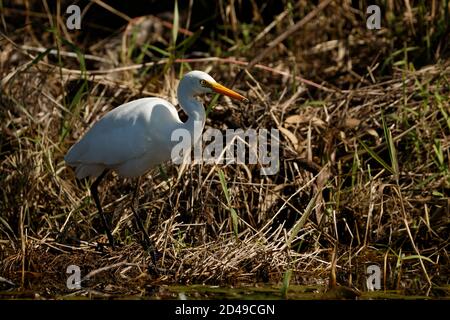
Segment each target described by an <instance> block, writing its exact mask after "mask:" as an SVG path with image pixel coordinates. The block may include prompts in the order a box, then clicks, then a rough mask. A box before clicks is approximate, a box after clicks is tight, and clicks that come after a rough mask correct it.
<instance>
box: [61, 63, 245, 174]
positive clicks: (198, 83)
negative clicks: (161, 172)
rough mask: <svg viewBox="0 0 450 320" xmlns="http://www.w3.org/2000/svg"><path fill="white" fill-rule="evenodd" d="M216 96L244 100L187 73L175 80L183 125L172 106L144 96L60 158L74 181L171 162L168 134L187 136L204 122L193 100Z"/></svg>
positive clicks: (201, 110) (209, 79)
mask: <svg viewBox="0 0 450 320" xmlns="http://www.w3.org/2000/svg"><path fill="white" fill-rule="evenodd" d="M213 91H215V92H218V93H221V94H225V95H228V96H230V97H233V98H235V99H238V100H241V101H244V100H246V98H244V97H243V96H241V95H239V94H238V93H236V92H234V91H232V90H230V89H227V88H225V87H223V86H221V85H219V84H218V83H217V82H216V81H215V80H214V79H213V78H212V77H211V76H209V75H208V74H207V73H204V72H201V71H191V72H189V73H187V74H186V75H185V76H184V77H183V79H182V80H181V81H180V84H179V86H178V92H177V97H178V102H179V103H180V105H181V107H182V108H183V110H184V111H185V112H186V114H187V115H188V120H187V121H186V122H185V123H183V122H182V121H181V120H180V118H179V116H178V112H177V110H176V109H175V107H174V106H173V105H172V104H171V103H169V102H168V101H166V100H163V99H160V98H143V99H138V100H134V101H131V102H128V103H125V104H123V105H121V106H119V107H117V108H115V109H114V110H112V111H110V112H108V113H107V114H106V115H105V116H104V117H103V118H101V119H100V120H99V121H98V122H97V123H96V124H95V125H94V126H93V127H92V128H91V129H90V130H89V131H88V132H87V133H86V134H85V135H84V137H83V138H82V139H81V140H80V141H79V142H78V143H76V144H75V145H73V146H72V147H71V148H70V150H69V152H68V153H67V155H66V156H65V158H64V160H65V161H66V163H67V164H68V165H70V166H73V167H76V175H77V177H78V178H84V177H88V176H92V177H97V176H99V175H100V174H101V173H102V172H103V171H104V170H105V169H113V170H116V171H117V172H118V173H119V175H121V176H124V177H137V176H140V175H143V174H144V173H145V172H146V171H148V170H149V169H151V168H152V167H154V166H155V165H157V164H159V163H162V162H165V161H167V160H169V159H170V156H171V150H172V147H173V145H174V144H175V142H172V141H171V134H172V132H173V131H174V130H175V129H178V128H184V129H187V130H189V132H191V136H192V137H193V142H195V140H196V139H198V138H199V136H194V135H193V133H194V123H195V121H200V123H201V124H202V128H203V126H204V124H205V119H206V116H205V109H204V107H203V105H202V104H201V103H200V102H199V101H198V100H197V99H196V98H195V96H197V95H200V94H203V93H209V92H213Z"/></svg>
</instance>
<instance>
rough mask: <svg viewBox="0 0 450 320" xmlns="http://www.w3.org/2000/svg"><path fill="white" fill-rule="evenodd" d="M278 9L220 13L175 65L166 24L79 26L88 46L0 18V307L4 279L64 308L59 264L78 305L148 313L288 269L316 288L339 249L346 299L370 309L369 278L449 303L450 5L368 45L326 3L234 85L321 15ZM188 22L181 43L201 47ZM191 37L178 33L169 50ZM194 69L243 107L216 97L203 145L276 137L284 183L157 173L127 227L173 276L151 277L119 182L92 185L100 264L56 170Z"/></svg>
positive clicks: (8, 16)
mask: <svg viewBox="0 0 450 320" xmlns="http://www.w3.org/2000/svg"><path fill="white" fill-rule="evenodd" d="M25 3H28V1H25ZM61 3H62V4H61V8H65V4H66V3H65V2H64V1H62V2H61ZM283 3H284V8H283V10H281V11H280V12H279V14H280V15H279V16H278V18H277V17H271V16H270V15H269V14H268V13H267V12H266V11H264V10H262V11H258V7H254V8H253V9H254V10H253V11H252V12H253V16H252V18H251V19H249V18H248V17H245V16H244V15H243V13H242V10H243V8H241V7H239V6H238V5H236V6H235V7H232V6H230V4H228V3H227V2H224V4H223V7H220V6H218V7H216V9H217V13H218V16H217V17H216V19H217V21H220V25H224V27H217V28H209V29H208V28H206V31H203V33H202V35H203V36H202V37H201V38H200V39H197V41H196V42H193V44H189V45H186V47H179V48H177V49H176V50H174V48H173V46H172V47H171V41H173V40H172V36H173V33H172V31H173V25H172V24H170V23H168V21H170V20H167V19H165V20H164V19H162V20H161V18H156V17H151V16H146V17H141V18H139V19H134V20H130V21H129V22H128V24H125V26H124V27H122V28H119V29H117V30H115V32H114V31H111V30H110V29H111V28H112V27H110V26H109V25H108V24H105V25H104V26H103V27H104V28H103V29H104V30H107V31H103V32H106V33H107V35H104V33H101V31H100V30H101V29H96V26H92V25H90V24H89V20H88V22H87V25H89V26H90V27H89V28H88V29H87V30H85V29H82V30H81V31H78V32H72V31H69V30H67V29H66V26H65V24H64V23H63V20H62V19H60V20H57V19H55V15H54V13H55V12H56V11H55V10H57V7H54V8H53V7H50V8H45V6H41V5H30V6H23V5H21V4H20V2H19V1H11V3H9V2H6V3H3V6H4V7H5V10H4V11H2V13H1V16H0V18H1V21H0V22H1V24H2V34H1V37H0V44H1V47H2V52H1V54H0V67H1V69H0V75H1V78H2V80H1V88H0V89H1V91H0V92H1V96H0V99H1V100H0V105H1V109H0V120H1V121H0V123H1V130H2V135H1V140H0V154H1V157H0V168H1V171H0V177H1V179H0V190H1V201H0V277H1V278H0V289H2V288H3V289H5V290H6V289H7V288H9V287H11V284H10V283H9V282H6V280H9V281H10V282H12V283H14V284H15V286H17V287H20V288H22V290H24V291H25V292H29V291H31V292H36V293H39V294H40V295H48V296H53V295H55V294H57V295H60V294H68V293H70V292H71V291H70V290H68V289H67V288H66V279H67V274H66V268H67V266H68V265H70V264H76V265H79V266H80V267H81V269H82V272H83V276H86V275H88V276H87V277H86V281H85V282H83V286H84V287H85V288H89V290H91V292H98V293H102V294H121V295H131V294H133V295H136V294H137V295H152V294H153V293H152V292H153V291H152V290H153V289H151V288H153V286H158V285H159V284H175V283H180V282H181V283H185V284H194V283H212V284H221V285H235V286H239V285H242V284H244V283H247V284H248V283H258V282H268V283H275V284H276V283H281V281H282V279H283V275H284V274H285V273H286V272H288V270H292V278H291V283H300V284H312V283H326V282H327V281H328V277H329V274H330V270H331V256H332V253H333V251H334V250H335V249H334V248H336V252H337V280H338V282H339V283H341V284H344V285H349V286H353V287H356V288H358V289H359V290H365V287H364V286H365V268H366V266H367V265H369V264H377V265H379V266H380V267H381V269H382V272H383V282H384V283H383V285H384V288H385V289H397V290H402V292H403V293H406V294H408V293H417V292H421V293H423V292H425V293H426V294H428V295H442V294H447V295H448V289H447V291H445V290H444V291H442V290H443V289H436V288H438V287H439V288H442V287H444V288H445V287H446V286H447V288H448V285H449V282H448V281H449V280H448V279H449V277H448V276H449V255H448V245H449V224H450V217H449V212H450V200H449V196H450V173H449V172H450V162H449V158H450V118H449V114H450V99H449V94H450V91H449V78H450V59H449V54H448V49H449V48H448V43H449V39H448V34H450V32H449V24H448V15H449V14H450V12H449V7H448V3H447V4H445V3H444V2H439V1H431V2H430V3H427V5H423V4H422V2H419V1H405V3H407V4H408V6H407V8H409V9H408V10H406V11H404V9H403V7H402V6H397V3H396V4H395V5H394V4H393V2H392V3H391V2H390V1H388V2H387V4H386V5H385V6H384V5H383V6H382V7H383V12H386V15H384V16H383V22H382V25H383V26H384V28H383V29H381V30H379V31H376V30H367V29H366V28H365V11H364V10H365V9H364V8H365V4H361V6H360V7H351V4H350V2H349V1H331V3H330V4H329V5H328V7H326V8H325V9H323V10H322V11H320V12H317V17H316V18H315V19H313V20H312V21H310V22H309V23H307V24H306V25H304V26H303V27H302V28H300V30H298V31H297V32H295V33H293V34H292V35H289V36H288V37H287V39H285V40H284V41H283V42H279V43H276V45H274V46H273V49H271V51H270V52H269V53H267V55H265V56H263V57H261V59H259V60H258V61H256V60H253V62H254V64H255V65H254V66H253V67H252V68H250V69H249V70H246V71H245V72H244V73H243V74H241V75H239V77H237V76H238V73H239V71H241V70H243V68H244V67H245V66H246V65H247V64H246V63H244V62H243V61H247V62H250V61H252V59H254V58H255V57H257V55H258V53H260V52H261V50H262V49H263V48H265V47H266V44H267V43H269V42H270V41H273V40H274V39H276V38H277V37H278V36H280V35H281V34H283V32H286V30H288V31H289V28H290V27H292V26H293V25H295V22H297V21H300V20H301V18H303V17H304V16H305V15H306V14H307V13H308V12H311V10H312V9H313V8H314V7H313V6H312V5H304V4H303V5H301V6H300V8H297V7H296V6H294V7H293V9H290V8H291V7H292V6H291V3H290V2H288V1H286V2H283ZM301 3H302V2H301ZM383 4H384V3H383ZM270 5H273V4H272V3H270V2H269V6H270ZM60 10H61V11H63V9H60ZM92 10H97V11H98V10H100V8H99V7H96V6H93V7H92ZM102 10H103V9H102ZM119 11H120V10H119ZM180 13H181V21H182V24H181V25H182V26H186V21H187V19H191V18H192V19H194V18H195V17H194V16H193V17H191V16H190V15H189V9H188V8H185V10H182V11H181V12H180ZM52 14H53V15H52ZM116 14H119V15H120V14H122V15H124V14H125V13H123V12H116ZM15 15H17V16H21V17H23V19H19V20H14V18H13V17H14V16H15ZM155 16H158V15H157V14H156V13H155ZM331 17H332V18H331ZM446 17H447V19H446ZM197 19H198V17H197ZM239 19H241V20H242V21H239ZM200 20H201V19H200ZM200 20H199V21H200ZM120 21H121V22H123V20H120ZM191 21H192V22H191V28H189V26H188V27H187V28H186V29H190V30H191V31H196V28H198V25H196V23H197V22H198V21H196V20H191ZM272 21H274V23H273V24H272V25H270V23H271V22H272ZM244 22H245V23H244ZM111 25H115V24H113V23H112V24H111ZM122 25H124V24H123V23H122ZM139 26H145V28H146V29H144V28H142V29H139ZM271 26H273V28H271V29H270V27H271ZM49 28H50V29H51V30H52V31H49ZM83 28H84V27H83ZM108 28H110V29H108ZM134 28H137V29H134ZM265 28H266V29H265ZM108 30H109V31H108ZM136 30H137V31H136ZM145 30H151V31H150V32H149V31H145ZM96 32H98V33H99V34H101V36H97V37H96ZM189 35H191V36H192V32H190V31H187V30H185V29H178V43H180V42H181V41H182V40H180V38H186V37H189ZM192 37H195V34H194V36H192ZM425 44H428V46H426V45H425ZM148 45H153V46H155V47H158V48H159V51H155V49H154V47H149V46H148ZM48 49H53V50H54V51H46V50H48ZM199 51H201V55H202V57H201V58H199V57H198V54H199V53H198V52H199ZM195 52H197V56H196V55H195ZM81 53H83V54H81ZM82 57H83V58H82ZM204 57H207V58H204ZM183 59H185V60H183ZM186 59H187V60H186ZM237 60H239V61H237ZM189 69H201V70H206V71H209V72H210V73H211V74H212V75H213V76H214V77H215V78H216V79H217V80H220V81H222V82H224V83H225V84H230V83H231V82H232V80H233V79H235V78H236V79H237V81H236V83H235V85H234V88H236V89H238V90H240V91H242V92H246V93H247V95H248V97H249V98H250V99H251V100H252V104H251V105H250V106H248V107H245V108H246V109H243V107H242V106H238V105H235V104H232V103H230V102H229V101H228V100H226V99H224V98H221V99H220V100H219V102H218V104H217V105H216V107H215V108H214V110H213V111H212V112H211V113H210V114H209V116H208V119H207V124H206V127H207V128H208V127H213V128H218V129H220V130H225V129H227V128H244V129H246V128H254V129H258V128H269V129H270V128H278V129H279V130H280V133H281V134H280V137H281V146H280V171H279V172H278V174H276V175H274V176H262V175H260V173H259V170H260V166H259V165H247V166H244V165H236V164H231V165H227V166H212V165H200V164H198V165H189V166H185V167H182V166H181V167H179V166H174V165H172V164H165V165H164V166H162V167H161V168H159V169H158V168H157V169H155V170H153V172H151V173H149V175H148V176H146V177H145V179H143V180H144V183H143V185H142V187H141V198H140V212H141V214H142V217H143V218H145V219H146V220H145V221H146V223H145V225H146V227H147V228H148V230H149V233H150V234H151V236H152V238H153V240H154V241H155V242H156V245H157V248H158V250H159V251H160V252H161V253H162V257H161V259H160V261H159V263H160V266H161V267H162V268H164V269H166V272H164V273H162V274H161V275H160V276H158V277H156V276H154V275H150V274H149V273H148V272H147V270H146V268H147V265H148V263H149V261H150V258H149V256H148V255H147V254H146V253H145V252H143V251H142V249H141V247H140V246H139V245H138V243H137V241H136V235H135V228H134V227H133V223H132V220H133V219H132V212H131V209H130V194H131V193H132V190H133V181H127V180H123V179H121V178H119V177H117V176H116V175H113V176H110V178H109V179H108V182H105V183H104V184H103V185H102V190H103V192H102V194H103V198H102V202H103V204H104V208H105V211H106V212H107V213H108V215H109V216H110V217H111V220H112V225H113V229H114V231H113V234H114V236H115V237H116V239H118V240H119V241H120V242H121V243H122V246H121V247H120V248H118V249H117V250H114V251H113V250H110V249H109V248H106V247H103V246H101V245H100V244H99V243H102V242H104V241H105V237H104V236H103V234H102V229H101V223H100V220H99V217H98V216H97V211H96V209H95V205H94V203H93V201H91V198H90V195H89V192H88V187H87V186H88V183H87V181H77V180H76V179H75V177H74V173H73V170H72V169H71V168H68V167H66V166H65V164H64V161H63V156H64V154H65V153H66V152H67V150H68V148H69V147H70V146H71V145H72V144H73V143H74V142H75V141H76V140H77V139H79V138H80V137H81V136H82V135H83V133H84V132H86V130H87V129H88V128H89V127H90V125H91V124H92V123H94V122H95V121H96V120H98V119H99V118H100V117H101V116H102V115H103V114H105V113H106V112H107V111H109V110H111V109H112V108H114V107H116V106H118V105H120V104H122V103H124V102H126V101H130V100H133V99H137V98H140V97H143V96H149V95H156V96H161V97H164V98H167V99H168V100H169V101H171V102H173V103H176V100H175V97H176V84H177V79H179V76H180V74H182V73H184V72H185V71H186V70H189ZM305 80H306V81H305ZM205 100H206V105H208V104H209V103H210V102H211V101H212V99H211V97H206V98H205ZM213 102H214V101H213ZM219 169H220V170H222V171H223V173H224V176H225V181H226V190H224V186H223V185H222V184H221V182H220V179H219V171H218V170H219ZM225 192H228V193H229V195H230V201H229V203H228V202H227V200H226V197H225ZM230 208H233V209H234V210H235V211H236V212H237V214H238V219H239V220H238V234H237V235H236V234H235V233H234V232H233V223H232V219H231V216H230ZM301 217H303V219H302V220H301ZM2 278H3V280H2ZM149 288H150V289H149ZM84 290H85V289H83V290H81V291H79V292H77V293H75V294H84V293H85V291H84ZM149 290H150V291H149ZM442 292H444V293H442ZM445 292H446V293H445ZM70 294H73V293H70Z"/></svg>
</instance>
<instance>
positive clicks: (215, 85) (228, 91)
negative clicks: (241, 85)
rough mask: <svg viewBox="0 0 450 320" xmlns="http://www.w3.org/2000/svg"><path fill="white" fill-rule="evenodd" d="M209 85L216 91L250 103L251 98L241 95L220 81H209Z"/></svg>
mask: <svg viewBox="0 0 450 320" xmlns="http://www.w3.org/2000/svg"><path fill="white" fill-rule="evenodd" d="M209 85H210V86H211V89H212V90H213V91H214V92H217V93H220V94H223V95H225V96H228V97H230V98H233V99H236V100H239V101H242V102H245V103H248V102H249V100H248V99H247V98H246V97H244V96H242V95H240V94H239V93H237V92H236V91H233V90H231V89H229V88H227V87H225V86H223V85H221V84H219V83H217V82H215V83H209Z"/></svg>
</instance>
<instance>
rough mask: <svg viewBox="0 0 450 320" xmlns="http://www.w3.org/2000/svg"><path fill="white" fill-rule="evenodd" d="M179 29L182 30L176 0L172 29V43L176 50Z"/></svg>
mask: <svg viewBox="0 0 450 320" xmlns="http://www.w3.org/2000/svg"><path fill="white" fill-rule="evenodd" d="M179 29H180V16H179V12H178V1H177V0H175V7H174V9H173V28H172V43H173V47H174V48H175V45H176V43H177V38H178V31H179Z"/></svg>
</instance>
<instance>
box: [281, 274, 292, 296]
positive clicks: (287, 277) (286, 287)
mask: <svg viewBox="0 0 450 320" xmlns="http://www.w3.org/2000/svg"><path fill="white" fill-rule="evenodd" d="M291 277H292V269H289V270H286V272H285V273H284V276H283V285H282V286H281V296H282V297H283V298H284V299H287V293H288V290H289V284H290V282H291Z"/></svg>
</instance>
